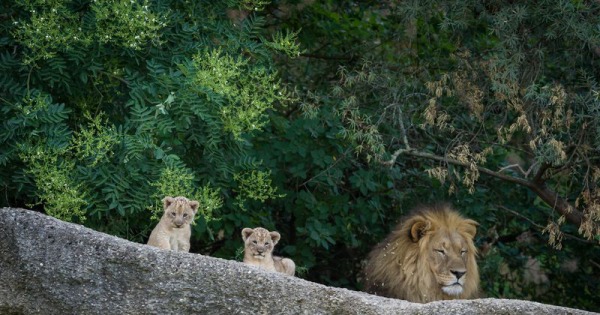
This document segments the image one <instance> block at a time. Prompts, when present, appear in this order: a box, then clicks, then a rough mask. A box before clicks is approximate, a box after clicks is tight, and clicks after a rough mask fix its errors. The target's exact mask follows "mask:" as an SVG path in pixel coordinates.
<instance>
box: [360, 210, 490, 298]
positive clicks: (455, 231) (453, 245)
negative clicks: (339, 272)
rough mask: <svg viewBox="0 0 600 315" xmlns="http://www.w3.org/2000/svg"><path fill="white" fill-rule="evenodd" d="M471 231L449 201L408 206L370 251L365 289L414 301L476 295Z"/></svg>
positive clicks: (473, 226) (470, 223) (472, 227)
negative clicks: (401, 216) (448, 203)
mask: <svg viewBox="0 0 600 315" xmlns="http://www.w3.org/2000/svg"><path fill="white" fill-rule="evenodd" d="M476 232H477V222H475V221H473V220H470V219H466V218H463V217H462V216H461V215H460V214H459V213H458V212H456V211H454V210H453V209H452V208H450V206H449V205H446V204H439V205H431V206H421V207H419V208H417V209H415V210H413V211H412V212H411V213H410V214H409V215H408V216H406V217H405V218H404V219H403V220H401V222H400V223H399V224H398V225H397V226H396V228H395V229H394V230H393V231H392V232H391V233H390V234H389V235H388V237H387V238H386V239H385V240H383V241H382V242H381V243H379V244H377V245H376V246H375V247H374V248H373V250H372V251H371V252H370V253H369V256H368V259H367V264H366V266H365V269H364V290H365V291H366V292H369V293H372V294H377V295H381V296H386V297H391V298H398V299H403V300H408V301H411V302H419V303H426V302H430V301H437V300H449V299H472V298H477V297H478V295H479V271H478V269H477V261H476V259H475V258H476V256H477V248H476V247H475V245H474V243H473V238H474V237H475V234H476Z"/></svg>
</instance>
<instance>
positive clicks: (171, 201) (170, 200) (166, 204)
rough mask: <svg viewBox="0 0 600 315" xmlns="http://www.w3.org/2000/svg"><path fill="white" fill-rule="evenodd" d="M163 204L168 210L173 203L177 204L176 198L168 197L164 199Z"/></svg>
mask: <svg viewBox="0 0 600 315" xmlns="http://www.w3.org/2000/svg"><path fill="white" fill-rule="evenodd" d="M162 202H163V206H164V209H167V208H168V207H169V206H170V205H171V204H172V203H173V202H175V198H173V197H171V196H166V197H165V198H163V200H162Z"/></svg>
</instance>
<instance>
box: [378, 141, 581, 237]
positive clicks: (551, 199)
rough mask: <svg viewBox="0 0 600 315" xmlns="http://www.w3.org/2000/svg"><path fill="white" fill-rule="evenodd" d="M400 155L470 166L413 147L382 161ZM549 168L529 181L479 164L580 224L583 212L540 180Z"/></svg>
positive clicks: (394, 158) (484, 170)
mask: <svg viewBox="0 0 600 315" xmlns="http://www.w3.org/2000/svg"><path fill="white" fill-rule="evenodd" d="M400 155H409V156H413V157H420V158H425V159H429V160H434V161H439V162H444V163H447V164H452V165H458V166H462V167H469V166H470V165H469V164H468V163H465V162H461V161H459V160H456V159H452V158H449V157H443V156H439V155H435V154H431V153H427V152H421V151H417V150H413V149H398V150H396V151H395V152H394V153H393V154H392V157H391V159H390V160H388V161H384V162H382V163H383V164H384V165H386V166H390V167H391V166H393V165H394V164H395V163H396V159H397V158H398V156H400ZM547 169H548V166H545V165H542V166H541V167H540V169H539V170H538V172H537V173H536V175H535V177H534V180H532V181H529V180H526V179H523V178H519V177H513V176H509V175H506V174H502V173H499V172H495V171H492V170H490V169H488V168H485V167H483V166H477V170H478V171H479V172H480V173H483V174H486V175H489V176H492V177H496V178H498V179H501V180H504V181H507V182H510V183H514V184H518V185H521V186H524V187H527V188H529V189H530V190H531V191H533V192H534V193H535V194H536V195H538V196H539V197H540V198H541V199H542V200H543V201H544V202H546V203H547V204H548V205H549V206H551V207H552V209H554V210H555V211H557V212H558V213H560V214H561V215H563V216H565V218H566V219H567V220H568V221H569V222H571V223H573V224H577V225H578V226H580V225H581V223H582V222H583V219H584V218H583V213H581V212H580V211H578V210H577V209H576V208H575V207H573V206H572V205H571V204H570V203H569V202H568V201H567V200H565V199H564V198H562V197H561V196H559V195H558V193H556V192H555V191H552V190H551V189H549V188H548V187H547V186H546V185H545V184H544V182H543V181H541V180H540V179H541V178H542V176H543V173H544V171H545V170H547Z"/></svg>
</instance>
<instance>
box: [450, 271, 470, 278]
mask: <svg viewBox="0 0 600 315" xmlns="http://www.w3.org/2000/svg"><path fill="white" fill-rule="evenodd" d="M450 272H452V274H453V275H455V276H456V280H458V279H460V278H461V277H462V276H463V275H464V274H465V273H467V272H466V271H457V270H450Z"/></svg>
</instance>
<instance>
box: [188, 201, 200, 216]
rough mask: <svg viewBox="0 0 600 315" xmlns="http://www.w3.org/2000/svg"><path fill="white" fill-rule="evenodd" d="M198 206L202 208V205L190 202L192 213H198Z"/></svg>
mask: <svg viewBox="0 0 600 315" xmlns="http://www.w3.org/2000/svg"><path fill="white" fill-rule="evenodd" d="M198 206H200V203H199V202H198V201H196V200H192V201H190V208H192V211H194V213H196V212H198Z"/></svg>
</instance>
